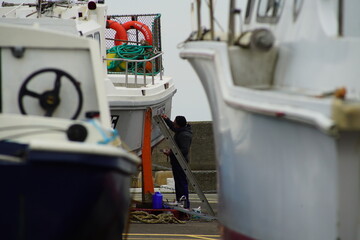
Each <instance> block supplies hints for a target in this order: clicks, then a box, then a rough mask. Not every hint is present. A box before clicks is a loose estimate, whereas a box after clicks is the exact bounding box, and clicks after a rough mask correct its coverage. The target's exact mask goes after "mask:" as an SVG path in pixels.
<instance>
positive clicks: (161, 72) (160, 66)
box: [159, 55, 163, 80]
mask: <svg viewBox="0 0 360 240" xmlns="http://www.w3.org/2000/svg"><path fill="white" fill-rule="evenodd" d="M159 58H160V64H159V70H160V80H163V78H162V77H163V76H162V75H163V71H162V55H160V57H159Z"/></svg>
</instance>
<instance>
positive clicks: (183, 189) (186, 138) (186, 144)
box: [162, 115, 192, 208]
mask: <svg viewBox="0 0 360 240" xmlns="http://www.w3.org/2000/svg"><path fill="white" fill-rule="evenodd" d="M162 117H163V118H164V120H165V123H166V124H167V125H168V127H169V128H170V129H171V130H172V131H173V132H174V133H175V135H174V140H175V143H176V145H177V146H178V148H179V149H180V151H181V153H182V155H183V156H184V158H185V160H186V162H187V163H189V151H190V146H191V141H192V130H191V125H190V124H188V123H187V121H186V118H185V117H184V116H177V117H176V118H175V120H174V122H173V121H171V120H170V119H169V118H168V117H167V116H166V115H163V116H162ZM165 154H166V155H168V156H170V163H171V167H172V172H173V176H174V181H175V193H176V201H178V202H180V200H181V197H182V196H185V198H186V201H185V204H184V208H190V201H189V189H188V181H187V178H186V174H185V172H184V170H183V169H182V167H181V165H180V164H179V162H178V160H177V159H176V157H175V155H174V154H173V152H172V151H171V150H169V151H167V152H165Z"/></svg>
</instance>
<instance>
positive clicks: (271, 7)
mask: <svg viewBox="0 0 360 240" xmlns="http://www.w3.org/2000/svg"><path fill="white" fill-rule="evenodd" d="M283 5H284V0H260V1H259V5H258V10H257V18H256V20H257V21H258V22H261V23H277V22H278V20H279V18H280V15H281V11H282V8H283Z"/></svg>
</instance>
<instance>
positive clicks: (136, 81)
mask: <svg viewBox="0 0 360 240" xmlns="http://www.w3.org/2000/svg"><path fill="white" fill-rule="evenodd" d="M163 54H164V53H163V52H158V53H157V54H156V55H155V56H153V57H151V58H148V59H126V58H104V60H105V61H121V62H125V72H112V73H113V74H121V75H125V86H126V87H128V86H129V75H134V76H135V87H141V86H146V85H147V84H146V77H147V76H148V75H150V76H151V83H152V85H154V84H155V76H156V75H157V74H160V80H163V70H162V69H163V67H162V55H163ZM156 60H158V61H157V62H158V64H159V66H158V70H159V71H156V69H155V64H156ZM131 62H133V63H135V69H134V72H129V63H131ZM147 62H151V67H152V69H151V72H150V73H149V72H146V63H147ZM139 63H143V70H144V72H143V73H139V72H138V64H139ZM141 75H143V76H144V80H143V84H140V85H139V83H138V77H139V76H141Z"/></svg>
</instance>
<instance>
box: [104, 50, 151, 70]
mask: <svg viewBox="0 0 360 240" xmlns="http://www.w3.org/2000/svg"><path fill="white" fill-rule="evenodd" d="M152 48H153V47H152V46H148V45H128V44H122V45H118V46H114V47H112V48H110V49H108V50H106V53H107V56H112V58H123V59H129V60H144V59H149V58H151V57H153V56H154V55H155V54H154V51H153V49H152ZM124 64H126V63H125V62H124V61H110V62H108V65H107V69H108V70H109V71H115V72H119V71H124V70H125V65H124ZM135 64H136V63H134V62H128V72H132V73H135V72H136V73H137V74H144V67H145V70H146V71H147V72H149V71H150V72H151V70H152V66H151V63H150V62H138V63H137V65H138V66H137V67H138V69H137V71H135Z"/></svg>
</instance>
